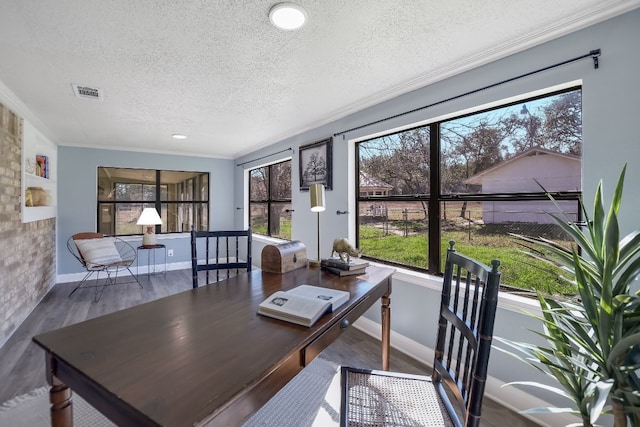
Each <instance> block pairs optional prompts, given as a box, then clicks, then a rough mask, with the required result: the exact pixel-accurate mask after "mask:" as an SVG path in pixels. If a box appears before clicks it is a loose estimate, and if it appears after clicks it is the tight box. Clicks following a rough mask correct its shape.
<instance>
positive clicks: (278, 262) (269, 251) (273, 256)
mask: <svg viewBox="0 0 640 427" xmlns="http://www.w3.org/2000/svg"><path fill="white" fill-rule="evenodd" d="M306 266H307V248H306V247H305V246H304V243H302V242H301V241H299V240H295V241H293V242H287V243H281V244H279V245H267V246H265V247H264V249H262V264H261V268H262V270H264V271H266V272H269V273H286V272H287V271H291V270H295V269H297V268H301V267H306Z"/></svg>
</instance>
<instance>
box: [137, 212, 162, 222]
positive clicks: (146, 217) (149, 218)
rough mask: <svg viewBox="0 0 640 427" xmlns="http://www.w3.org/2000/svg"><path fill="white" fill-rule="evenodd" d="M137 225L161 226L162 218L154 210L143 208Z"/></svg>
mask: <svg viewBox="0 0 640 427" xmlns="http://www.w3.org/2000/svg"><path fill="white" fill-rule="evenodd" d="M137 224H138V225H159V224H162V218H160V215H158V211H157V210H156V208H144V210H143V211H142V215H140V218H138V222H137Z"/></svg>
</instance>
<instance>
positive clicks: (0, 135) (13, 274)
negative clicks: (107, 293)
mask: <svg viewBox="0 0 640 427" xmlns="http://www.w3.org/2000/svg"><path fill="white" fill-rule="evenodd" d="M21 158H22V119H21V118H20V117H18V116H17V115H16V114H14V113H13V112H12V111H11V110H9V109H8V108H6V107H5V106H4V105H2V104H0V347H1V346H2V345H3V344H4V343H5V342H6V341H7V339H8V338H9V337H10V336H11V334H12V333H13V332H14V331H15V330H16V328H17V327H18V326H20V323H22V321H23V320H24V319H25V318H26V317H27V316H28V315H29V313H31V311H32V310H33V309H34V307H35V306H36V305H37V304H38V303H39V302H40V300H41V299H42V298H43V297H44V296H45V295H46V293H47V292H48V291H49V289H51V287H53V285H54V284H55V278H56V276H55V273H56V246H55V241H56V239H55V237H56V229H55V226H56V222H55V218H51V219H46V220H42V221H34V222H30V223H26V224H23V223H22V220H21V213H20V206H21V204H20V193H21V184H20V179H21V166H22V161H21Z"/></svg>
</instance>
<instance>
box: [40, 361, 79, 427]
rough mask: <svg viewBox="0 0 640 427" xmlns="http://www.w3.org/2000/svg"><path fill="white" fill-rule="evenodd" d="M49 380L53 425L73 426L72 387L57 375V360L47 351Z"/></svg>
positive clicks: (57, 426)
mask: <svg viewBox="0 0 640 427" xmlns="http://www.w3.org/2000/svg"><path fill="white" fill-rule="evenodd" d="M45 362H46V367H45V369H46V375H47V382H48V383H49V384H51V389H50V390H49V402H51V425H52V426H53V427H73V402H72V400H71V389H70V388H69V387H68V386H67V385H66V384H63V383H62V381H60V380H59V379H58V378H57V377H56V376H55V366H56V361H55V359H54V358H53V357H52V356H51V354H49V353H47V355H46V358H45Z"/></svg>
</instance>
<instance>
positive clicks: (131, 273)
mask: <svg viewBox="0 0 640 427" xmlns="http://www.w3.org/2000/svg"><path fill="white" fill-rule="evenodd" d="M126 269H127V271H128V272H129V274H130V275H131V277H133V278H134V279H135V281H136V283H137V284H138V286H140V289H144V288H143V287H142V283H140V281H139V280H138V276H137V275H135V274H133V271H131V269H130V268H129V267H126Z"/></svg>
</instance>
